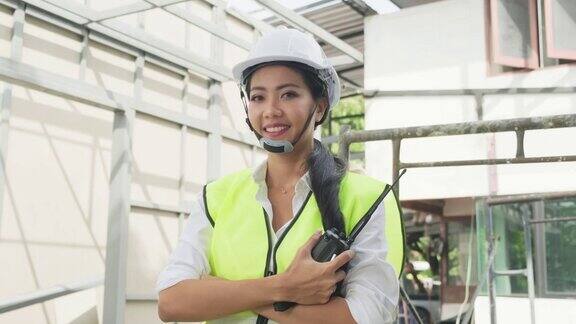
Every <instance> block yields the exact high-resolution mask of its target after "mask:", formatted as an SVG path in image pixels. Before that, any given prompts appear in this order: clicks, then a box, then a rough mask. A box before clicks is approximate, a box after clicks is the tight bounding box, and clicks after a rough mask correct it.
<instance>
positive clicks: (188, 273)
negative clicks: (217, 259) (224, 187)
mask: <svg viewBox="0 0 576 324" xmlns="http://www.w3.org/2000/svg"><path fill="white" fill-rule="evenodd" d="M211 236H212V225H211V224H210V221H209V220H208V218H207V217H206V212H205V210H204V203H203V198H202V193H199V194H198V195H197V196H196V197H195V199H194V201H193V202H192V205H191V207H190V214H189V215H188V219H187V220H186V223H185V226H184V229H183V231H182V233H181V234H180V238H179V240H178V245H177V246H176V248H175V249H174V250H173V251H172V253H171V254H170V258H169V261H168V264H167V265H166V267H164V269H163V270H162V271H161V272H160V274H159V275H158V279H157V281H156V292H160V291H162V290H164V289H166V288H169V287H172V286H174V285H175V284H177V283H179V282H180V281H182V280H186V279H198V278H200V277H201V276H202V275H205V274H209V273H210V264H209V262H208V253H209V242H210V239H211Z"/></svg>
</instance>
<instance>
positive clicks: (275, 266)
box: [256, 190, 312, 324]
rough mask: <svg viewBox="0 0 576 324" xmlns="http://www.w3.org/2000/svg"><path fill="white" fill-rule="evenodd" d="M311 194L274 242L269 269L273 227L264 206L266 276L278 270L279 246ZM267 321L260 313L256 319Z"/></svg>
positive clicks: (258, 321)
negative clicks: (277, 254)
mask: <svg viewBox="0 0 576 324" xmlns="http://www.w3.org/2000/svg"><path fill="white" fill-rule="evenodd" d="M311 196H312V190H310V192H308V196H306V200H304V203H303V204H302V207H300V210H298V213H297V214H296V216H294V219H293V220H292V222H291V223H290V224H289V225H288V227H287V228H286V230H284V232H283V233H282V235H280V237H279V238H278V241H276V244H274V251H273V253H272V254H273V256H272V258H273V259H272V261H273V263H272V270H268V265H269V264H270V248H271V247H272V238H271V235H272V234H271V230H272V228H271V226H270V224H269V222H268V213H266V210H265V209H264V208H262V211H264V221H266V232H267V234H268V254H267V255H266V268H265V269H264V277H269V276H273V275H275V274H276V272H277V271H278V262H277V261H276V252H277V251H278V248H279V247H280V243H282V240H284V237H286V234H288V232H289V231H290V229H291V228H292V226H293V225H294V224H296V221H298V218H299V217H300V215H301V214H302V212H303V211H304V208H305V207H306V205H307V204H308V201H309V200H310V197H311ZM267 323H268V318H266V317H264V316H262V315H258V319H257V320H256V324H267Z"/></svg>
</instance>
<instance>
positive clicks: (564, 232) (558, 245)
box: [544, 198, 576, 293]
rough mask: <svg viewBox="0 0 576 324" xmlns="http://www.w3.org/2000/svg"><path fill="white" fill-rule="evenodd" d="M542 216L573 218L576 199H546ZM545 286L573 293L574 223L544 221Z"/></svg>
mask: <svg viewBox="0 0 576 324" xmlns="http://www.w3.org/2000/svg"><path fill="white" fill-rule="evenodd" d="M544 211H545V215H544V216H545V218H547V219H550V218H564V217H576V198H567V199H561V200H551V201H547V202H546V203H545V205H544ZM544 230H545V239H546V287H547V289H546V290H547V291H548V292H550V293H576V276H574V273H576V222H575V221H562V222H552V223H545V225H544Z"/></svg>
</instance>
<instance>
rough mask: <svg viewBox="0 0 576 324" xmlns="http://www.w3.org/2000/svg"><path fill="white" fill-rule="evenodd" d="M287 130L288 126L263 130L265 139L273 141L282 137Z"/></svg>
mask: <svg viewBox="0 0 576 324" xmlns="http://www.w3.org/2000/svg"><path fill="white" fill-rule="evenodd" d="M289 129H290V126H288V125H285V126H276V127H266V128H264V134H265V135H266V137H268V138H272V139H274V138H279V137H282V135H284V134H285V133H286V132H287V131H288V130H289Z"/></svg>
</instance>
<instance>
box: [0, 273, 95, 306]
mask: <svg viewBox="0 0 576 324" xmlns="http://www.w3.org/2000/svg"><path fill="white" fill-rule="evenodd" d="M103 284H104V277H103V276H100V277H98V278H95V279H90V280H87V281H79V282H74V283H70V284H65V285H57V286H54V287H50V288H46V289H42V290H38V291H35V292H31V293H27V294H22V295H18V296H15V297H11V298H10V299H6V300H1V301H0V314H2V313H6V312H9V311H13V310H16V309H19V308H23V307H27V306H30V305H34V304H38V303H42V302H45V301H48V300H51V299H54V298H58V297H62V296H66V295H70V294H73V293H76V292H79V291H83V290H88V289H91V288H94V287H97V286H101V285H103Z"/></svg>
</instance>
